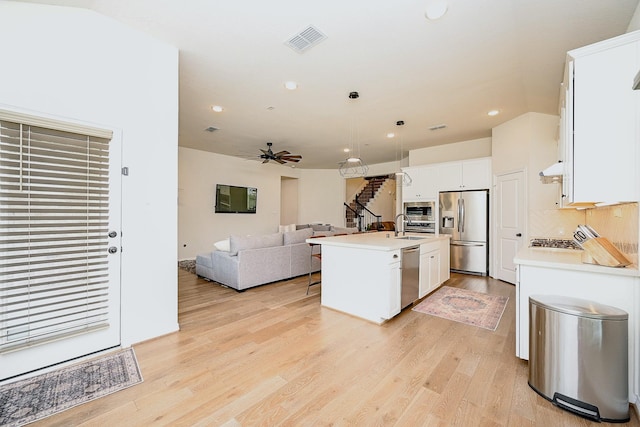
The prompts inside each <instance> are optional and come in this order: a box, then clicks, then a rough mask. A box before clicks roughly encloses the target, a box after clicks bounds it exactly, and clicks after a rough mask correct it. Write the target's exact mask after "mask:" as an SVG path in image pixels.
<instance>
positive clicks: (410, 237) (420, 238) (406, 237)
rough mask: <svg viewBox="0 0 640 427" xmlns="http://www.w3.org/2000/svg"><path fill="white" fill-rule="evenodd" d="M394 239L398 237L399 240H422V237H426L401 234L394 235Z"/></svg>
mask: <svg viewBox="0 0 640 427" xmlns="http://www.w3.org/2000/svg"><path fill="white" fill-rule="evenodd" d="M396 239H400V240H423V239H426V237H420V236H402V237H396Z"/></svg>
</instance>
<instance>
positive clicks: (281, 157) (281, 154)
mask: <svg viewBox="0 0 640 427" xmlns="http://www.w3.org/2000/svg"><path fill="white" fill-rule="evenodd" d="M272 145H273V143H271V142H267V147H268V148H267V150H263V149H262V148H261V149H260V151H262V153H263V154H261V155H260V158H261V159H264V161H263V162H262V163H267V162H268V161H269V160H275V161H276V162H278V163H280V164H281V165H283V164H285V163H287V162H296V163H297V162H299V161H300V160H301V159H302V156H300V155H298V154H291V153H289V152H288V151H278V152H277V153H274V152H273V151H272V150H271V146H272Z"/></svg>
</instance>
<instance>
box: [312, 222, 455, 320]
mask: <svg viewBox="0 0 640 427" xmlns="http://www.w3.org/2000/svg"><path fill="white" fill-rule="evenodd" d="M307 242H308V243H312V244H319V245H321V247H322V294H321V304H322V306H323V307H329V308H332V309H334V310H338V311H341V312H344V313H348V314H351V315H353V316H357V317H360V318H363V319H366V320H369V321H371V322H374V323H377V324H382V323H383V322H385V321H387V320H388V319H391V318H392V317H393V316H395V315H397V314H398V313H400V311H401V310H402V308H403V307H401V295H402V270H401V266H402V251H403V249H406V248H411V247H418V248H419V251H420V267H419V290H418V293H417V295H416V300H417V299H419V298H422V297H424V296H425V295H426V294H428V293H429V292H431V291H433V290H435V289H436V288H437V287H438V286H440V285H441V284H442V283H443V282H445V281H446V280H447V279H448V278H449V236H434V235H432V234H421V233H407V234H406V236H402V235H399V236H397V237H395V236H394V233H393V232H391V233H387V232H377V233H362V234H350V235H346V236H333V237H322V238H315V239H308V240H307Z"/></svg>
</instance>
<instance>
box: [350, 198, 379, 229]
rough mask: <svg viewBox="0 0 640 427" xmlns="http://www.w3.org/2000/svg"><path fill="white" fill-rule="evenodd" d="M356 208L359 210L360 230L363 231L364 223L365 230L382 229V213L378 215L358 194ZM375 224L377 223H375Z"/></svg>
mask: <svg viewBox="0 0 640 427" xmlns="http://www.w3.org/2000/svg"><path fill="white" fill-rule="evenodd" d="M355 202H356V210H358V211H359V212H358V216H359V219H358V230H359V231H363V228H362V225H363V223H364V224H365V225H364V229H365V230H376V231H377V230H379V229H380V218H382V215H376V214H374V213H373V212H371V211H370V210H369V209H367V207H366V206H365V205H363V204H362V203H360V202H359V201H358V196H356V200H355ZM374 224H375V225H374Z"/></svg>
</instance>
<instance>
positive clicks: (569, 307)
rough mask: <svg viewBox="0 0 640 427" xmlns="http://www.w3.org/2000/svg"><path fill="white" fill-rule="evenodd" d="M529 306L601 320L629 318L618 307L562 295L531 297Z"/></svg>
mask: <svg viewBox="0 0 640 427" xmlns="http://www.w3.org/2000/svg"><path fill="white" fill-rule="evenodd" d="M529 304H536V305H538V306H541V307H544V308H546V309H548V310H553V311H559V312H562V313H566V314H572V315H575V316H580V317H589V318H593V319H600V320H603V319H605V320H625V319H628V318H629V314H628V313H627V312H626V311H624V310H621V309H619V308H617V307H612V306H610V305H604V304H600V303H597V302H594V301H588V300H584V299H580V298H573V297H565V296H560V295H531V296H530V297H529Z"/></svg>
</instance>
